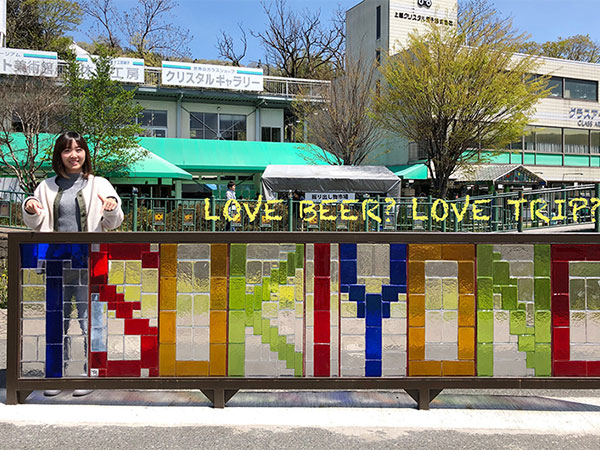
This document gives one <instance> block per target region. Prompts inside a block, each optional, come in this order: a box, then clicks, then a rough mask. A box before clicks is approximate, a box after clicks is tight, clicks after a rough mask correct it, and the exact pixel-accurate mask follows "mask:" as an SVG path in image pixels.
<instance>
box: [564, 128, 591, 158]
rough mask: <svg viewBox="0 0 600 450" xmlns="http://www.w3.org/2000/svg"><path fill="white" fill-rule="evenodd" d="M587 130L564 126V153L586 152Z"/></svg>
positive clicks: (587, 145) (587, 148)
mask: <svg viewBox="0 0 600 450" xmlns="http://www.w3.org/2000/svg"><path fill="white" fill-rule="evenodd" d="M588 152H589V131H588V130H575V129H572V128H565V153H588Z"/></svg>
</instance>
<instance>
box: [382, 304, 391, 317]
mask: <svg viewBox="0 0 600 450" xmlns="http://www.w3.org/2000/svg"><path fill="white" fill-rule="evenodd" d="M381 317H383V318H384V319H389V318H390V302H383V304H382V305H381Z"/></svg>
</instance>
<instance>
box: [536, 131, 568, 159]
mask: <svg viewBox="0 0 600 450" xmlns="http://www.w3.org/2000/svg"><path fill="white" fill-rule="evenodd" d="M534 132H535V150H536V151H538V152H548V153H562V129H560V128H551V127H534Z"/></svg>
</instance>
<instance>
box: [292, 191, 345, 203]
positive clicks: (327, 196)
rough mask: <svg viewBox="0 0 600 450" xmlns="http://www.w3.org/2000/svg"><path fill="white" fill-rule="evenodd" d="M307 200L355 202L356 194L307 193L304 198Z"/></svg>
mask: <svg viewBox="0 0 600 450" xmlns="http://www.w3.org/2000/svg"><path fill="white" fill-rule="evenodd" d="M304 198H305V200H310V201H313V202H320V201H323V200H337V201H340V202H341V201H342V200H355V199H356V195H355V194H354V192H307V193H306V195H305V196H304Z"/></svg>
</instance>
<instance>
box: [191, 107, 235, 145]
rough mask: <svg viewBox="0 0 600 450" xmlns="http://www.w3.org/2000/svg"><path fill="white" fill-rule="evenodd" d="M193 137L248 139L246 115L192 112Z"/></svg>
mask: <svg viewBox="0 0 600 450" xmlns="http://www.w3.org/2000/svg"><path fill="white" fill-rule="evenodd" d="M190 137H191V138H192V139H223V140H226V141H245V140H246V116H243V115H233V114H216V113H197V112H193V113H190Z"/></svg>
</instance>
